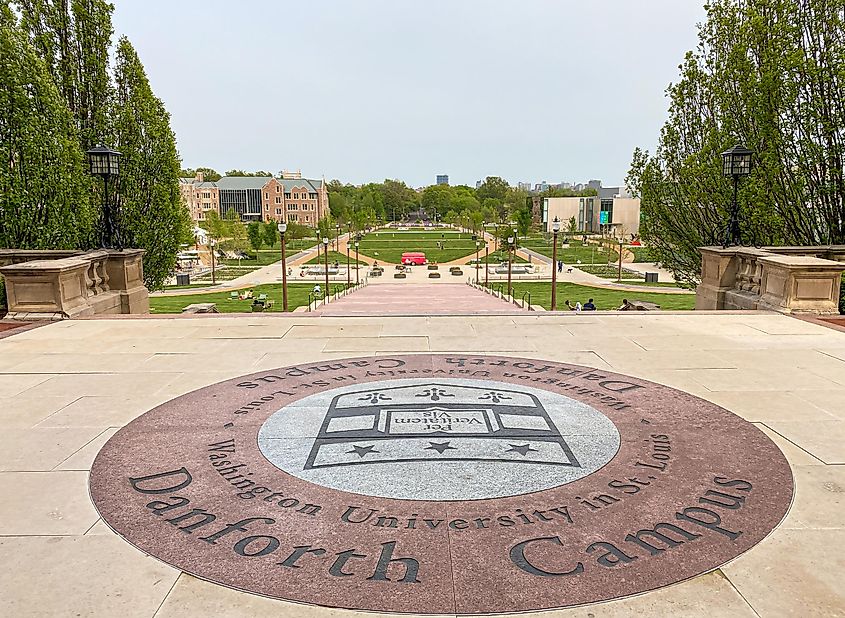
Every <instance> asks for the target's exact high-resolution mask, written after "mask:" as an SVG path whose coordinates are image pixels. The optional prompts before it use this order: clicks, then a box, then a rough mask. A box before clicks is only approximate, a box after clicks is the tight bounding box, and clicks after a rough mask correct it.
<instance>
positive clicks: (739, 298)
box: [695, 246, 845, 314]
mask: <svg viewBox="0 0 845 618" xmlns="http://www.w3.org/2000/svg"><path fill="white" fill-rule="evenodd" d="M818 256H825V257H818ZM831 258H836V259H831ZM843 271H845V247H843V246H821V247H764V248H760V249H757V248H754V247H729V248H721V247H702V248H701V284H700V285H699V286H698V289H697V290H696V298H695V308H696V309H699V310H713V309H729V310H738V309H763V310H772V311H779V312H781V313H812V314H838V313H839V288H840V285H841V282H842V272H843Z"/></svg>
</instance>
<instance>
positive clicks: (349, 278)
mask: <svg viewBox="0 0 845 618" xmlns="http://www.w3.org/2000/svg"><path fill="white" fill-rule="evenodd" d="M348 229H349V233H348V234H347V235H346V287H349V285H350V284H351V283H352V273H351V272H349V241H350V240H352V224H349V228H348Z"/></svg>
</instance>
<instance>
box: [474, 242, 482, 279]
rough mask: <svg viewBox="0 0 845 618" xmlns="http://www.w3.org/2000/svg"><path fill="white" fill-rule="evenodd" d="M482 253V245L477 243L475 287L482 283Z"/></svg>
mask: <svg viewBox="0 0 845 618" xmlns="http://www.w3.org/2000/svg"><path fill="white" fill-rule="evenodd" d="M480 252H481V243H480V242H479V241H477V240H476V241H475V285H478V284H479V283H480V281H479V275H478V269H479V268H480V267H481V256H480V255H479V253H480Z"/></svg>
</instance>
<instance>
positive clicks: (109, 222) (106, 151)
mask: <svg viewBox="0 0 845 618" xmlns="http://www.w3.org/2000/svg"><path fill="white" fill-rule="evenodd" d="M86 154H87V155H88V170H89V172H90V173H91V175H92V176H99V177H100V178H102V179H103V229H102V237H101V239H100V244H101V245H102V246H103V248H105V249H115V248H120V246H121V241H120V235H119V234H118V230H117V221H116V220H115V214H116V213H115V212H114V211H113V210H112V205H111V202H110V201H109V180H111V179H112V178H117V177H118V176H120V153H119V152H118V151H117V150H112V149H111V148H107V147H106V146H103V145H102V144H99V145H97V146H95V147H94V148H92V149H91V150H88V151H87V152H86Z"/></svg>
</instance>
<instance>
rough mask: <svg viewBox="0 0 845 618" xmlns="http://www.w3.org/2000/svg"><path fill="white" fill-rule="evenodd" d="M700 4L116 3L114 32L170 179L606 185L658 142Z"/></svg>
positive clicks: (694, 0)
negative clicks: (176, 169)
mask: <svg viewBox="0 0 845 618" xmlns="http://www.w3.org/2000/svg"><path fill="white" fill-rule="evenodd" d="M702 4H703V1H702V0H652V1H650V2H649V3H648V4H646V5H640V4H638V3H628V2H624V1H623V0H608V1H607V2H603V3H582V2H576V1H575V0H561V1H559V2H551V1H548V0H525V1H524V2H521V3H518V4H517V3H510V2H492V1H489V2H488V1H483V0H462V1H459V2H449V3H447V2H445V1H435V2H432V3H417V2H412V1H410V0H361V1H360V2H357V3H354V4H348V3H344V2H341V1H340V0H324V1H323V2H321V3H319V4H317V5H304V4H302V3H292V2H287V1H285V2H267V1H265V2H254V3H251V4H250V5H249V7H248V9H249V10H245V9H244V8H243V7H241V6H240V5H234V4H231V3H227V2H223V1H222V0H207V1H204V2H199V0H183V1H182V2H178V3H172V2H167V3H165V2H163V1H162V0H150V1H149V2H144V3H140V2H130V1H128V0H117V1H116V2H115V14H114V25H115V33H116V35H117V36H119V35H121V34H126V35H128V36H129V37H130V39H131V40H132V42H133V44H134V45H135V46H136V48H137V49H138V52H139V55H140V57H141V60H142V61H143V63H144V66H145V68H146V71H147V73H148V75H149V78H150V81H151V83H152V86H153V89H154V90H155V92H156V94H157V95H158V96H160V97H161V98H162V99H163V100H164V103H165V105H166V106H167V109H168V110H169V112H170V114H171V124H172V126H173V128H174V131H175V132H176V137H177V140H178V147H179V151H180V154H181V156H182V164H183V166H184V167H191V168H194V167H198V166H208V167H212V168H214V169H217V170H218V171H219V172H221V173H225V171H227V170H229V169H235V168H237V169H249V170H261V169H270V170H276V169H282V168H296V169H302V170H303V174H305V175H307V176H308V177H310V178H321V177H323V176H325V178H326V179H327V180H331V179H334V178H337V179H339V180H341V181H343V182H349V183H353V184H361V183H367V182H380V181H382V180H384V179H385V178H395V179H399V180H403V181H405V182H406V183H408V185H409V186H412V187H419V186H427V185H430V184H433V183H434V179H435V177H436V175H438V174H443V173H447V174H448V175H449V178H450V184H453V185H457V184H466V185H469V186H473V185H474V183H475V182H476V181H477V180H478V179H480V178H485V177H486V176H500V177H502V178H504V179H505V180H507V181H508V182H509V183H510V184H511V185H514V186H516V185H517V184H518V183H519V182H525V181H528V180H529V179H543V178H547V179H549V182H550V183H552V184H555V183H557V182H560V180H559V179H562V178H569V179H573V178H602V179H603V180H604V181H605V183H606V184H609V185H617V184H622V183H623V180H624V177H625V174H626V173H627V171H628V167H629V164H630V160H631V154H632V152H633V150H634V148H635V147H637V146H639V147H643V148H650V149H653V148H654V145H655V144H656V142H657V138H658V135H659V131H660V127H661V125H662V123H663V121H664V119H665V117H666V109H667V107H668V103H667V101H666V100H665V98H664V94H663V93H664V90H665V88H666V86H667V85H668V84H669V83H670V82H672V81H676V80H677V75H678V68H677V67H678V64H679V63H680V62H681V61H682V59H683V56H684V53H685V52H686V51H687V50H690V49H692V48H694V47H695V45H696V42H697V36H696V35H697V31H696V23H697V22H700V21H702V20H703V18H704V10H703V8H702ZM162 15H165V16H166V19H162ZM277 18H278V19H277ZM293 24H295V25H296V26H295V27H294V26H293ZM517 24H531V26H530V29H526V30H524V31H519V30H518V29H517V26H516V25H517ZM281 37H283V40H284V45H280V44H279V43H280V41H281V40H282V38H281ZM532 182H538V181H533V180H532Z"/></svg>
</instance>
